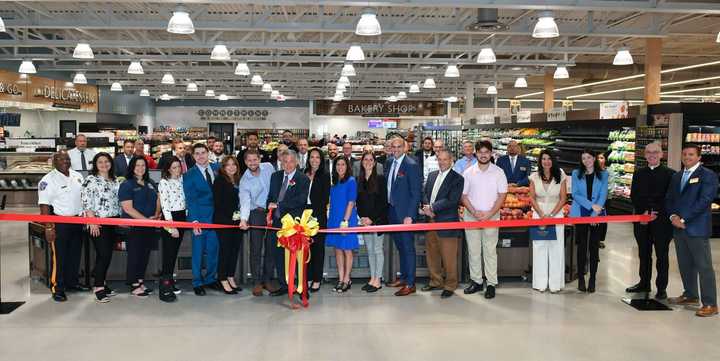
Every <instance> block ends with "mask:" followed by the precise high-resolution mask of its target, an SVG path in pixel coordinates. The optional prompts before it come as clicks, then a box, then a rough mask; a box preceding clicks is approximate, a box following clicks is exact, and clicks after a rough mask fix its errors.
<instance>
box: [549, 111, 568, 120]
mask: <svg viewBox="0 0 720 361" xmlns="http://www.w3.org/2000/svg"><path fill="white" fill-rule="evenodd" d="M566 119H567V112H566V111H565V108H552V109H551V110H550V111H549V112H548V113H547V121H548V122H561V121H563V120H566Z"/></svg>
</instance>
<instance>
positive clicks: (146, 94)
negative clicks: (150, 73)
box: [140, 89, 150, 97]
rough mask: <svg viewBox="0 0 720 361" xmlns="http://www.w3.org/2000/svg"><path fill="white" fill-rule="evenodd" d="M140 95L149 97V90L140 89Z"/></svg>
mask: <svg viewBox="0 0 720 361" xmlns="http://www.w3.org/2000/svg"><path fill="white" fill-rule="evenodd" d="M140 96H141V97H149V96H150V92H149V91H148V90H147V89H141V90H140Z"/></svg>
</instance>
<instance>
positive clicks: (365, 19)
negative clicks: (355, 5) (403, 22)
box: [355, 9, 382, 36]
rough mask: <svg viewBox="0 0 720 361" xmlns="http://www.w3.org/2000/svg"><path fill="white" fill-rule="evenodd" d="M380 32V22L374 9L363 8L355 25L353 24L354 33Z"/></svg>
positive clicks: (369, 33) (368, 34)
mask: <svg viewBox="0 0 720 361" xmlns="http://www.w3.org/2000/svg"><path fill="white" fill-rule="evenodd" d="M380 34H382V29H381V28H380V22H379V21H378V19H377V15H376V14H375V10H373V9H365V10H363V14H362V15H360V20H358V23H357V26H355V35H362V36H376V35H380Z"/></svg>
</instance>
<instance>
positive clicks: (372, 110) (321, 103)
mask: <svg viewBox="0 0 720 361" xmlns="http://www.w3.org/2000/svg"><path fill="white" fill-rule="evenodd" d="M315 114H317V115H359V116H444V115H446V107H445V103H443V102H438V101H397V102H389V101H383V100H378V101H373V100H345V101H341V102H333V101H331V100H317V101H315Z"/></svg>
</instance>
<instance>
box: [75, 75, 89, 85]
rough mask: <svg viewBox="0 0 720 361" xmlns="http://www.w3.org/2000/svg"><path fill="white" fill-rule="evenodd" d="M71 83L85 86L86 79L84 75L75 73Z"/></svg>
mask: <svg viewBox="0 0 720 361" xmlns="http://www.w3.org/2000/svg"><path fill="white" fill-rule="evenodd" d="M72 82H73V83H75V84H87V78H86V77H85V74H83V73H77V74H75V76H74V77H73V81H72Z"/></svg>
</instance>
